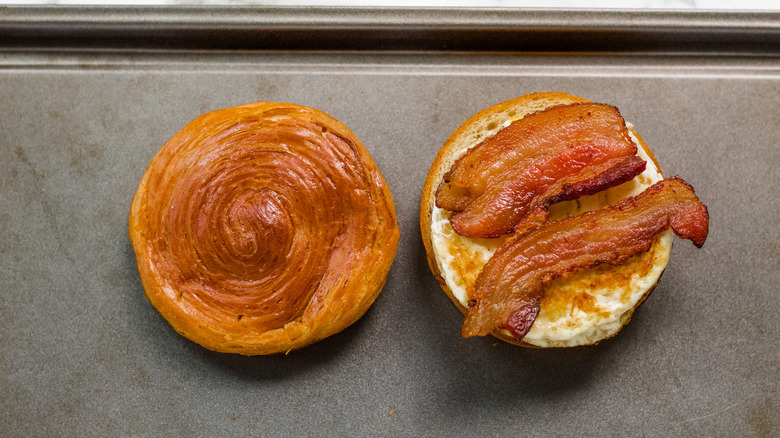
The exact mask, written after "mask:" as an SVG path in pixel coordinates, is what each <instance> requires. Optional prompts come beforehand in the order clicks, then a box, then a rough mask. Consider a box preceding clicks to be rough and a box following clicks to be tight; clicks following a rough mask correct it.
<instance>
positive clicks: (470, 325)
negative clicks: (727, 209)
mask: <svg viewBox="0 0 780 438" xmlns="http://www.w3.org/2000/svg"><path fill="white" fill-rule="evenodd" d="M670 227H671V228H672V230H673V231H674V233H675V234H676V235H677V236H678V237H680V238H683V239H690V240H691V241H692V242H693V243H694V245H696V246H697V247H701V246H702V245H703V244H704V241H705V240H706V239H707V234H708V230H709V216H708V214H707V207H706V206H704V204H702V203H701V202H700V201H699V199H698V198H697V197H696V194H695V193H694V191H693V187H691V186H690V185H689V184H688V183H686V182H685V181H683V180H682V179H680V178H677V177H674V178H670V179H666V180H662V181H659V182H658V183H656V184H654V185H653V186H651V187H650V188H648V189H647V190H645V191H644V192H642V193H641V194H639V195H637V196H636V197H631V198H627V199H625V200H623V201H621V202H619V203H618V204H615V205H613V206H606V207H602V208H601V209H599V210H596V211H591V212H587V213H585V214H582V215H580V216H572V217H568V218H566V219H563V220H560V221H549V222H545V223H543V224H541V225H539V226H538V227H536V228H532V229H530V230H529V231H527V232H526V233H524V234H521V235H517V236H515V237H514V238H513V239H510V240H508V241H507V242H506V243H504V245H503V246H502V247H501V248H499V249H498V251H496V253H495V254H494V255H493V257H491V259H490V260H489V261H488V262H487V264H486V265H485V267H484V269H483V270H482V272H481V273H480V275H479V278H478V279H477V286H476V292H475V294H474V296H473V297H469V298H471V300H472V303H473V305H472V306H470V307H469V309H468V312H467V314H466V318H465V319H464V321H463V331H462V333H463V336H464V337H468V336H484V335H487V334H489V333H490V332H492V331H493V330H495V329H496V328H506V329H507V330H509V332H510V333H512V334H513V336H515V338H517V339H522V338H523V337H524V336H525V334H526V333H527V332H528V330H529V329H530V327H531V324H532V323H533V321H534V319H535V318H536V314H537V313H538V311H539V303H540V300H541V298H542V295H543V291H544V285H545V284H546V283H548V282H550V281H552V280H554V279H556V278H560V277H565V276H567V275H568V276H571V275H573V274H574V273H576V272H577V271H579V270H581V269H586V268H592V267H594V266H598V265H601V264H612V265H619V264H622V263H624V262H625V261H626V260H628V258H630V257H632V256H634V255H637V254H640V253H642V252H645V251H647V250H648V249H650V246H651V244H652V243H653V241H654V238H655V236H657V235H658V234H660V233H661V232H663V231H665V230H667V229H669V228H670Z"/></svg>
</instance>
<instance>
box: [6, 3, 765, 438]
mask: <svg viewBox="0 0 780 438" xmlns="http://www.w3.org/2000/svg"><path fill="white" fill-rule="evenodd" d="M779 61H780V14H778V13H747V12H733V13H732V12H722V13H714V12H668V11H667V12H665V11H657V12H626V11H570V10H514V9H481V10H476V9H374V8H368V9H340V8H251V7H238V8H227V7H226V8H212V7H187V8H184V7H182V8H130V7H121V8H106V7H102V8H101V7H83V8H78V7H0V157H1V158H2V159H0V233H1V234H0V342H1V344H0V345H1V346H2V348H1V349H0V370H1V371H0V393H2V397H0V400H2V401H0V419H1V420H0V431H2V433H0V434H2V435H3V436H209V437H212V436H246V435H251V436H447V437H449V436H510V435H519V436H664V437H668V436H756V437H768V436H778V435H779V434H780V421H779V420H778V415H777V413H778V411H777V407H778V406H780V392H779V391H778V380H779V379H778V377H779V376H780V366H779V363H778V359H779V358H780V343H779V341H778V339H780V336H778V335H780V330H779V328H778V321H780V317H779V316H780V315H778V310H779V305H778V302H779V301H780V300H778V298H779V297H778V285H779V284H780V204H779V202H780V201H778V199H779V197H778V189H777V188H778V187H780V170H778V169H779V168H780V148H779V147H778V143H780V128H778V127H779V126H780V123H778V122H780V120H778V114H779V112H778V108H779V106H780V105H779V104H780V62H779ZM533 91H565V92H569V93H573V94H576V95H579V96H583V97H586V98H589V99H591V100H594V101H600V102H606V103H611V104H613V105H616V106H617V107H619V108H620V109H621V111H622V113H623V115H624V116H625V117H626V119H627V120H629V121H631V122H633V123H634V124H635V126H636V129H637V130H638V132H640V133H641V135H642V136H643V138H644V139H645V140H646V142H647V143H648V144H650V145H651V147H652V148H653V151H654V152H655V154H656V156H657V158H658V160H659V162H660V165H661V167H662V169H663V170H664V172H665V174H666V175H675V174H679V175H681V176H682V177H684V178H685V179H686V180H688V181H689V182H691V183H692V184H693V186H694V187H696V190H697V193H698V194H699V195H700V197H701V199H702V200H703V201H704V202H705V203H706V204H707V205H708V206H709V209H710V215H711V232H710V236H709V239H708V241H707V243H706V245H705V246H704V248H702V249H701V250H696V249H695V248H694V247H693V246H692V245H691V244H690V243H689V242H683V241H678V242H677V244H676V245H675V247H674V249H673V254H672V258H671V262H670V264H669V266H668V268H667V269H666V272H665V274H664V276H663V278H662V280H661V282H660V284H659V286H658V288H657V289H656V290H655V291H654V293H653V294H652V296H651V297H650V298H649V299H648V300H647V301H646V302H645V304H643V306H642V308H641V309H640V310H639V311H638V312H637V314H636V315H635V316H634V319H633V321H632V322H631V324H629V325H628V326H627V327H626V328H625V329H624V330H623V331H622V332H621V333H620V334H619V335H618V336H616V337H615V338H613V339H611V340H608V341H604V342H602V343H601V344H600V345H598V346H594V347H585V348H572V349H551V350H533V349H523V348H519V347H514V346H511V345H508V344H505V343H503V342H500V341H497V340H494V339H492V338H481V339H461V338H460V336H459V327H460V323H461V315H460V313H459V312H458V311H457V309H455V307H454V306H453V305H452V304H451V303H450V302H449V300H448V299H447V297H446V296H445V295H444V293H443V292H442V291H441V290H440V289H439V286H438V285H437V283H436V281H435V280H434V278H433V276H432V275H431V274H430V272H429V269H428V267H427V265H426V262H425V252H424V249H423V246H422V243H421V238H420V231H419V225H418V221H417V215H418V203H419V199H420V191H421V189H422V186H423V181H424V179H425V176H426V174H427V171H428V167H429V165H430V163H431V162H432V160H433V157H434V155H435V154H436V152H437V150H438V148H439V146H440V145H441V144H442V143H443V142H444V141H445V139H446V138H447V137H448V136H449V134H450V133H451V132H452V131H454V130H455V129H456V128H457V127H458V126H459V125H460V124H461V123H462V122H463V121H464V120H466V119H467V118H468V117H469V116H470V115H472V114H473V113H475V112H477V111H478V110H480V109H483V108H485V107H487V106H489V105H492V104H493V103H496V102H499V101H502V100H506V99H509V98H512V97H515V96H518V95H521V94H525V93H528V92H533ZM258 100H270V101H282V102H294V103H298V104H303V105H308V106H312V107H316V108H319V109H321V110H324V111H326V112H328V113H330V114H331V115H333V116H335V117H336V118H338V119H340V120H342V121H343V122H344V123H346V124H347V125H348V126H349V127H350V128H351V129H352V130H353V131H354V132H355V133H356V134H357V135H358V136H359V137H360V138H361V139H362V140H363V142H364V143H365V144H366V147H367V148H368V149H369V151H370V152H371V153H372V155H373V157H374V159H375V161H376V162H377V163H378V166H379V167H380V169H381V170H382V172H383V173H384V176H385V178H386V179H387V181H388V184H389V185H390V187H391V189H392V191H393V195H394V200H395V203H396V207H397V213H398V221H399V225H400V228H401V242H400V245H399V249H398V253H397V256H396V259H395V262H394V264H393V267H392V270H391V272H390V275H389V279H388V281H387V285H386V286H385V288H384V291H383V293H382V294H381V295H380V297H379V299H378V300H377V302H376V303H375V304H374V306H373V307H372V308H371V310H370V311H369V312H368V313H367V314H366V315H365V317H363V318H362V319H361V320H360V321H359V322H358V323H356V324H355V325H353V326H351V327H350V328H348V329H347V330H345V331H344V332H342V333H340V334H338V335H335V336H332V337H331V338H328V339H326V340H324V341H322V342H320V343H318V344H315V345H312V346H310V347H307V348H305V349H303V350H300V351H296V352H292V353H290V354H289V355H286V356H285V355H281V356H271V357H242V356H236V355H228V354H218V353H213V352H210V351H207V350H205V349H203V348H201V347H199V346H198V345H195V344H193V343H191V342H190V341H188V340H186V339H184V338H182V337H181V336H179V335H177V334H176V333H174V331H173V330H172V329H171V328H170V327H169V326H168V324H167V323H166V322H165V320H163V318H161V317H160V316H159V315H158V314H157V312H156V311H155V310H154V309H153V308H152V307H151V306H150V305H149V303H148V302H147V301H146V299H145V298H144V296H143V293H142V288H141V284H140V281H139V279H138V272H137V270H136V267H135V262H134V256H133V252H132V248H131V246H130V243H129V241H128V237H127V231H126V228H127V216H128V210H129V207H130V201H131V198H132V196H133V193H134V192H135V189H136V186H137V184H138V181H139V179H140V178H141V175H142V173H143V171H144V169H145V167H146V165H147V164H148V163H149V161H150V160H151V158H152V156H153V155H154V153H155V152H156V151H157V149H158V148H159V147H160V146H161V145H162V144H163V143H164V142H165V141H166V140H167V139H168V138H170V137H171V136H172V135H173V134H174V133H175V132H176V131H178V130H179V129H180V128H181V127H183V126H184V125H185V124H186V123H187V122H189V121H190V120H192V119H193V118H195V117H196V116H198V115H200V114H202V113H204V112H207V111H210V110H215V109H219V108H225V107H230V106H234V105H238V104H242V103H247V102H252V101H258Z"/></svg>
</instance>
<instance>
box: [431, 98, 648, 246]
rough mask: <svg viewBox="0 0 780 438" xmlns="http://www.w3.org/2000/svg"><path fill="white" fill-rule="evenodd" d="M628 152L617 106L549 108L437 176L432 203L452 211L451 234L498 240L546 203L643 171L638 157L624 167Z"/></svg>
mask: <svg viewBox="0 0 780 438" xmlns="http://www.w3.org/2000/svg"><path fill="white" fill-rule="evenodd" d="M636 152H637V149H636V145H635V144H634V143H633V142H632V141H631V139H630V137H629V134H628V128H627V127H626V124H625V121H624V120H623V118H622V117H621V116H620V112H619V111H618V110H617V108H615V107H613V106H609V105H604V104H598V103H576V104H572V105H564V106H558V107H553V108H550V109H547V110H545V111H542V112H539V113H535V114H532V115H529V116H526V117H524V118H522V119H520V120H518V121H516V122H514V123H512V124H511V125H509V126H508V127H506V128H504V129H502V130H501V131H499V132H498V133H497V134H496V135H494V136H493V137H491V138H489V139H487V140H485V141H484V142H482V143H480V144H479V145H477V146H476V147H474V148H472V149H471V150H469V151H468V152H467V153H466V154H465V155H464V156H462V157H461V158H459V159H458V160H457V161H456V162H455V164H453V166H452V169H450V171H449V172H448V173H447V174H445V175H444V179H443V182H442V184H441V185H440V186H439V189H438V190H437V192H436V205H437V206H438V207H439V208H443V209H446V210H451V211H454V212H456V213H454V214H453V215H452V218H451V222H452V227H453V228H454V229H455V231H457V232H458V233H459V234H462V235H465V236H469V237H496V236H500V235H502V234H506V233H509V232H510V231H512V228H513V227H514V226H515V225H517V224H519V223H521V222H523V221H524V220H525V219H528V218H530V220H531V223H533V222H534V219H533V218H536V220H538V219H544V218H545V217H546V206H547V205H549V204H551V203H553V202H557V201H560V200H563V199H573V198H572V197H571V196H573V195H574V194H577V196H581V195H582V194H590V193H595V192H598V191H601V190H604V189H607V188H609V187H613V186H615V185H618V184H620V183H622V182H625V181H628V180H630V179H631V178H633V177H634V176H636V175H637V174H639V173H641V172H642V171H643V170H644V166H638V165H637V164H639V161H638V160H641V159H639V158H630V160H631V161H630V163H629V162H628V161H627V160H628V159H629V158H628V157H634V156H635V155H636ZM583 181H588V183H587V184H585V185H583V184H582V182H583ZM571 188H575V189H574V190H571ZM567 197H568V198H567ZM575 197H576V196H575Z"/></svg>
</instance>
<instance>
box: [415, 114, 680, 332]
mask: <svg viewBox="0 0 780 438" xmlns="http://www.w3.org/2000/svg"><path fill="white" fill-rule="evenodd" d="M509 122H511V121H509ZM509 122H507V124H508V123H509ZM629 127H630V125H629ZM631 137H632V139H633V140H634V143H636V144H637V146H638V147H637V149H638V151H639V152H638V154H637V155H639V156H640V157H642V158H643V159H645V160H646V161H647V167H646V169H645V171H644V172H642V173H641V174H640V175H637V176H636V177H635V178H634V179H633V180H631V181H629V182H627V183H625V184H622V185H620V186H617V187H613V188H611V189H608V190H605V191H603V192H600V193H597V194H595V195H592V196H584V197H581V198H579V199H575V200H572V201H567V202H561V203H559V204H555V205H552V206H550V219H551V220H555V219H562V218H564V217H567V216H573V215H579V214H582V213H584V212H586V211H590V210H596V209H598V208H600V207H602V206H604V205H610V204H614V203H616V202H618V201H620V200H621V199H624V198H626V197H629V196H634V195H636V194H639V193H640V192H642V191H643V190H644V189H646V188H647V187H649V186H651V185H653V184H654V183H655V182H657V181H659V180H661V179H663V176H662V175H661V172H660V171H659V169H658V168H657V167H656V166H655V164H654V163H653V160H652V159H650V157H649V156H648V155H647V153H646V152H645V150H644V149H643V148H642V146H641V143H640V142H639V141H638V140H637V139H636V137H634V135H633V134H632V135H631ZM432 215H433V216H432V221H431V241H432V244H433V251H434V254H435V256H436V260H437V261H438V264H439V271H440V272H441V275H442V277H444V280H445V282H446V283H447V286H448V287H449V288H450V290H451V291H452V294H453V296H454V297H455V298H456V299H457V300H458V301H459V302H460V303H461V304H462V305H463V306H464V307H468V301H469V295H470V292H473V291H474V285H475V283H476V281H477V277H478V276H479V273H480V272H481V271H482V267H483V266H484V265H485V263H487V261H488V259H490V257H491V256H492V255H493V253H494V252H495V251H496V249H498V248H499V247H500V246H501V244H502V243H503V242H504V240H505V239H506V238H507V237H500V238H495V239H473V238H469V237H465V236H461V235H459V234H457V233H456V232H455V231H454V230H453V229H452V226H451V225H450V221H449V218H450V215H451V212H450V211H447V210H442V209H440V208H438V207H435V206H434V208H433V213H432ZM657 240H658V243H657V244H655V245H653V247H652V248H651V250H650V251H648V252H646V253H644V254H640V255H638V256H636V257H633V258H631V259H630V260H629V261H628V262H626V263H625V264H624V265H621V266H617V267H616V266H610V265H603V266H599V267H596V268H592V269H586V270H583V271H581V272H579V273H578V274H577V275H575V276H574V277H571V278H566V279H559V280H555V281H553V282H552V283H551V284H550V286H549V287H548V288H547V290H546V292H545V296H544V298H543V299H542V301H541V303H540V311H539V315H538V317H537V318H536V321H535V322H534V324H533V326H532V327H531V331H530V332H528V334H527V335H526V336H525V338H523V341H525V342H527V343H529V344H531V345H536V346H539V347H571V346H576V345H587V344H593V343H595V342H598V341H600V340H602V339H605V338H608V337H610V336H612V335H614V334H615V333H617V332H618V331H619V330H620V328H621V327H622V326H623V324H624V322H625V319H626V318H629V317H630V315H631V313H632V311H633V308H634V307H635V306H636V305H637V304H638V303H639V302H640V301H641V300H642V299H643V297H644V296H645V295H646V294H647V293H648V292H649V291H650V290H651V289H652V288H653V286H654V285H655V284H656V282H657V281H658V279H659V277H660V276H661V273H662V272H663V270H664V268H665V267H666V263H667V261H668V259H669V252H670V251H671V248H672V231H671V230H668V231H666V232H664V233H662V234H661V235H660V236H658V237H657ZM505 334H506V335H508V336H509V333H508V332H505Z"/></svg>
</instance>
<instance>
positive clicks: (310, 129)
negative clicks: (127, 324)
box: [129, 102, 398, 355]
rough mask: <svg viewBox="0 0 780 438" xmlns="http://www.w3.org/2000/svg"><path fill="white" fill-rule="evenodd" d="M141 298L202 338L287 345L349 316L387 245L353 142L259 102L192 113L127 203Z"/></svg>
mask: <svg viewBox="0 0 780 438" xmlns="http://www.w3.org/2000/svg"><path fill="white" fill-rule="evenodd" d="M129 233H130V239H131V241H132V244H133V247H134V249H135V253H136V257H137V262H138V268H139V272H140V275H141V280H142V283H143V286H144V290H145V294H146V296H147V298H148V299H149V301H150V302H151V303H152V305H153V306H154V307H155V308H156V309H157V310H158V311H159V312H160V313H161V314H162V315H163V316H164V317H165V318H166V319H167V320H168V322H169V323H170V324H171V325H172V326H173V328H174V329H175V330H176V331H178V332H179V333H180V334H182V335H183V336H185V337H187V338H189V339H190V340H192V341H194V342H197V343H199V344H201V345H202V346H204V347H206V348H208V349H211V350H215V351H221V352H231V353H240V354H245V355H255V354H272V353H280V352H288V351H291V350H294V349H297V348H300V347H303V346H305V345H308V344H311V343H313V342H316V341H318V340H321V339H323V338H325V337H327V336H330V335H332V334H334V333H337V332H339V331H341V330H343V329H344V328H346V327H347V326H349V325H350V324H352V323H353V322H355V321H356V320H357V319H358V318H360V317H361V316H362V315H363V314H364V313H365V312H366V311H367V310H368V308H369V307H370V306H371V304H372V303H373V302H374V300H375V299H376V297H377V296H378V294H379V292H380V291H381V289H382V287H383V285H384V282H385V279H386V276H387V273H388V271H389V269H390V265H391V263H392V260H393V258H394V256H395V251H396V247H397V243H398V227H397V225H396V218H395V207H394V204H393V201H392V198H391V194H390V190H389V188H388V187H387V185H386V183H385V181H384V179H383V178H382V175H381V173H380V172H379V170H378V169H377V167H376V165H375V163H374V162H373V160H372V159H371V157H370V155H369V153H368V151H367V150H366V149H365V147H364V146H363V144H362V143H361V142H360V140H358V138H357V137H356V136H355V135H354V134H353V133H352V132H351V131H350V130H349V129H348V128H347V127H346V126H345V125H344V124H342V123H341V122H339V121H337V120H336V119H334V118H332V117H330V116H329V115H327V114H325V113H323V112H322V111H319V110H316V109H313V108H308V107H304V106H299V105H292V104H280V103H269V102H259V103H253V104H247V105H242V106H238V107H234V108H228V109H223V110H218V111H214V112H211V113H208V114H205V115H203V116H200V117H198V118H197V119H195V120H194V121H192V122H191V123H189V124H188V125H187V126H185V127H184V128H183V129H182V130H181V131H180V132H178V133H177V134H176V135H174V136H173V138H171V139H170V140H169V141H168V142H167V143H166V144H165V145H164V146H163V147H162V149H161V150H160V151H159V152H158V153H157V155H156V156H155V157H154V159H153V160H152V162H151V164H150V165H149V167H148V168H147V170H146V173H145V174H144V176H143V179H142V180H141V183H140V184H139V187H138V191H137V192H136V195H135V197H134V199H133V203H132V208H131V211H130V224H129Z"/></svg>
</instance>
